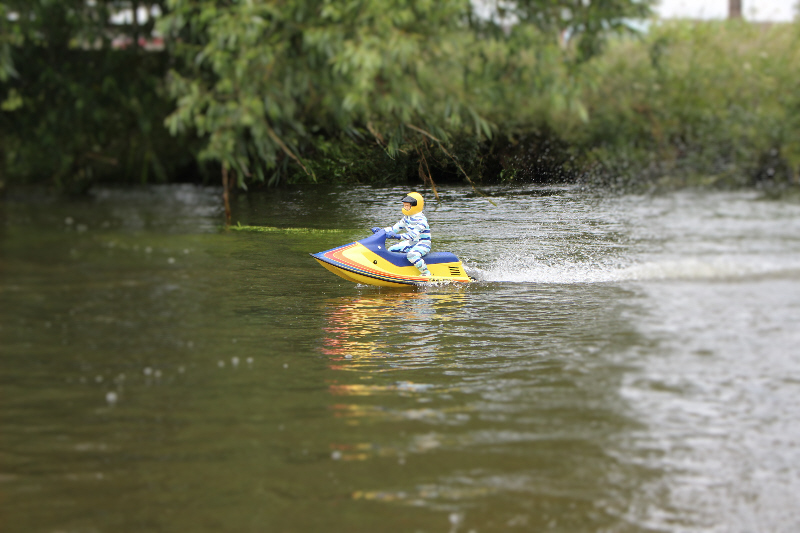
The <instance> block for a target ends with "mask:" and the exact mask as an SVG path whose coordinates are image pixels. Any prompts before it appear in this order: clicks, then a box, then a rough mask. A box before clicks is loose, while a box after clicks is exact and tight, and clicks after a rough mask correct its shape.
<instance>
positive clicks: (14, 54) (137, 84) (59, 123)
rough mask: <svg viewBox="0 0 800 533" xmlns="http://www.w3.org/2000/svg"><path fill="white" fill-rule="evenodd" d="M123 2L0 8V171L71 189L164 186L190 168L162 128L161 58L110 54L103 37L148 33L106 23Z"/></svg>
mask: <svg viewBox="0 0 800 533" xmlns="http://www.w3.org/2000/svg"><path fill="white" fill-rule="evenodd" d="M153 3H158V2H153ZM123 4H124V3H122V2H110V1H105V2H104V1H98V2H94V3H87V2H85V1H83V0H68V1H59V2H55V1H50V0H33V1H31V0H25V1H21V0H17V1H11V2H4V3H3V4H0V95H1V96H0V175H2V176H9V177H11V178H12V179H13V180H14V181H15V182H16V183H29V182H41V181H47V182H49V183H51V184H53V185H54V186H56V187H58V188H60V189H66V190H80V189H83V188H85V187H86V186H88V185H90V184H91V183H93V182H96V181H100V180H113V181H128V182H130V181H135V182H146V181H151V180H157V181H167V180H170V179H175V176H176V174H178V172H179V169H181V168H184V167H186V166H189V165H191V164H192V157H191V152H190V151H189V147H188V145H187V144H186V143H185V142H183V140H181V139H175V138H173V137H172V136H170V135H169V134H168V132H167V131H166V129H165V128H164V127H163V117H164V116H166V115H167V114H168V112H169V110H170V109H171V107H172V104H171V102H170V101H169V99H168V98H167V95H166V93H165V91H164V89H163V77H164V73H165V72H166V69H167V63H168V61H169V58H168V57H167V56H166V54H164V53H160V54H159V53H142V52H141V51H139V50H137V49H136V48H134V49H131V50H113V49H111V48H110V39H111V38H112V37H114V36H123V35H126V32H127V33H128V34H129V35H131V36H136V35H137V34H138V32H140V31H142V32H146V31H147V29H148V28H147V26H145V27H143V28H138V27H133V26H128V27H123V26H116V25H115V26H111V25H110V24H109V22H108V17H109V14H110V11H111V9H112V8H114V7H115V5H116V6H120V5H123ZM12 13H13V14H14V15H13V17H10V15H11V14H12Z"/></svg>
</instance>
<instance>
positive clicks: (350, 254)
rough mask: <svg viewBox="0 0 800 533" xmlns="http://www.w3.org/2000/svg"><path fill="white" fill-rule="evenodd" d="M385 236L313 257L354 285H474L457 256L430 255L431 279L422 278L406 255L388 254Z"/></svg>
mask: <svg viewBox="0 0 800 533" xmlns="http://www.w3.org/2000/svg"><path fill="white" fill-rule="evenodd" d="M386 248H387V246H386V232H385V231H384V230H380V231H378V232H377V233H375V234H373V235H370V236H369V237H367V238H366V239H361V240H360V241H356V242H351V243H350V244H345V245H344V246H339V247H337V248H331V249H330V250H326V251H324V252H319V253H316V254H310V255H311V257H313V258H314V259H316V260H317V261H319V264H320V265H322V266H323V267H325V268H327V269H328V270H330V271H331V272H333V273H334V274H336V275H337V276H340V277H342V278H344V279H346V280H348V281H353V282H355V283H364V284H367V285H379V286H382V287H405V286H408V285H419V284H424V283H431V282H442V281H447V282H464V283H468V282H470V281H472V278H470V277H469V276H468V275H467V273H466V272H465V271H464V266H463V265H462V264H461V261H460V260H459V259H458V257H456V255H455V254H451V253H449V252H430V253H428V254H427V255H425V257H424V258H423V259H425V264H426V265H428V270H430V272H431V274H432V275H431V277H423V276H420V274H419V270H417V267H415V266H414V265H413V264H412V263H411V262H410V261H409V260H408V259H407V258H406V254H404V253H398V252H389V251H387V250H386Z"/></svg>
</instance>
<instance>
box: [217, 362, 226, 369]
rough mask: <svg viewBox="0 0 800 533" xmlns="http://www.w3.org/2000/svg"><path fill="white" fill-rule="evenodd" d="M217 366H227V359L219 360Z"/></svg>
mask: <svg viewBox="0 0 800 533" xmlns="http://www.w3.org/2000/svg"><path fill="white" fill-rule="evenodd" d="M217 366H218V367H220V368H225V361H217Z"/></svg>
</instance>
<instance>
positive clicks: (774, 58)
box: [568, 21, 800, 184]
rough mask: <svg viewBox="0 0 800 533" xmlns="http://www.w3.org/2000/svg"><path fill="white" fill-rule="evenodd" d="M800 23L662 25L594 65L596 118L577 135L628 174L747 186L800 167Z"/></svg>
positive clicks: (615, 171) (620, 174)
mask: <svg viewBox="0 0 800 533" xmlns="http://www.w3.org/2000/svg"><path fill="white" fill-rule="evenodd" d="M799 30H800V26H798V25H796V24H795V25H789V24H782V25H774V26H771V27H762V26H758V25H753V24H748V23H745V22H742V21H735V22H707V23H687V22H682V23H672V24H662V25H659V26H655V27H653V28H652V29H651V31H650V32H649V33H648V35H647V37H646V39H645V40H644V41H620V42H618V43H615V45H614V46H613V47H612V48H611V49H610V50H609V51H608V53H607V54H605V55H603V56H602V57H599V58H597V60H596V61H595V62H594V63H593V64H592V65H591V68H593V69H594V72H593V74H592V75H593V76H594V77H595V79H596V80H597V82H596V85H595V89H594V90H592V91H586V93H585V96H584V98H585V100H586V102H587V106H588V109H589V112H590V115H591V117H592V118H591V120H590V121H589V122H588V123H587V125H586V127H585V128H583V129H581V130H576V131H574V132H571V133H570V134H569V136H568V140H569V142H570V143H572V144H573V145H575V146H583V147H585V149H586V150H589V152H590V153H589V154H588V159H589V160H590V161H594V162H596V163H599V164H600V166H601V168H604V169H605V172H604V173H605V174H606V175H607V176H608V175H610V176H613V177H614V179H622V180H623V181H630V180H642V179H643V178H649V179H651V180H652V179H667V181H673V182H677V183H698V182H700V183H709V182H719V183H727V184H745V183H752V182H753V181H764V180H766V181H779V182H780V181H782V182H788V181H791V180H793V179H796V176H797V173H798V171H800V92H798V90H797V87H800V31H799Z"/></svg>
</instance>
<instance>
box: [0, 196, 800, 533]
mask: <svg viewBox="0 0 800 533" xmlns="http://www.w3.org/2000/svg"><path fill="white" fill-rule="evenodd" d="M405 192H407V191H405V190H400V189H373V188H367V187H361V188H356V189H349V190H348V189H336V188H320V189H313V190H281V191H272V192H270V193H266V194H251V195H248V196H241V197H238V198H237V199H236V201H235V204H234V219H235V221H236V222H241V224H243V225H252V226H264V227H270V228H275V229H274V230H272V231H269V232H260V233H251V232H241V231H226V230H225V229H224V228H223V227H222V226H221V225H220V223H221V221H222V213H221V208H220V205H219V195H218V191H216V190H213V189H203V188H197V187H190V186H175V187H154V188H149V189H138V190H130V189H125V190H117V189H100V190H96V191H95V192H94V193H93V194H92V195H91V196H90V197H88V198H83V199H77V200H64V199H54V198H49V197H47V196H43V195H37V194H30V195H27V196H15V197H12V198H9V199H7V200H6V201H5V202H4V204H3V206H2V209H3V213H4V220H3V225H2V228H1V229H0V232H2V233H0V252H1V253H2V256H0V261H1V263H0V299H2V307H1V308H0V360H1V361H2V367H1V368H2V370H0V408H1V409H2V411H1V412H0V505H1V506H2V513H0V530H2V531H4V532H6V531H7V532H37V531H42V532H53V531H64V532H95V531H97V532H101V531H109V532H111V531H114V532H125V531H130V532H138V531H164V532H173V531H174V532H186V531H192V532H203V531H208V532H219V531H237V532H242V531H254V532H261V531H265V532H266V531H270V532H271V531H343V532H350V531H398V532H400V531H403V532H406V531H430V532H456V531H459V532H468V531H475V532H488V531H564V532H579V531H587V532H588V531H690V532H694V531H697V532H700V531H719V532H738V531H741V532H749V531H794V530H797V529H798V528H800V512H798V511H797V510H796V494H798V493H800V473H798V469H797V467H796V465H797V464H798V463H800V447H798V445H797V444H798V439H799V438H800V414H798V413H800V351H798V349H797V346H800V328H798V326H797V324H800V205H798V204H797V203H796V202H792V201H790V200H788V199H784V200H781V199H778V200H774V199H773V200H766V199H763V198H761V197H760V195H759V194H758V193H755V192H738V193H700V192H678V193H669V194H663V195H655V196H633V195H630V196H615V197H602V196H598V195H595V194H590V193H587V192H583V191H580V190H578V189H572V188H536V187H523V188H497V189H494V190H492V189H490V190H489V193H490V194H491V195H492V198H493V200H494V202H495V203H496V204H497V206H493V205H492V204H490V203H489V202H488V201H487V200H486V199H485V198H483V197H481V196H480V195H476V194H474V193H473V192H472V191H471V190H470V189H466V188H464V189H461V188H449V189H448V190H444V191H442V199H441V202H439V203H438V204H437V203H436V202H435V201H433V200H432V199H431V198H429V206H428V207H427V208H426V214H427V215H428V219H429V221H430V222H431V225H432V229H433V236H434V248H435V249H437V250H439V251H452V252H455V253H457V254H458V255H459V256H460V257H461V258H462V259H463V260H464V261H465V264H466V267H467V271H468V272H469V273H470V274H471V275H472V276H474V277H475V278H477V280H478V281H477V282H476V283H473V284H470V285H469V286H450V285H441V286H432V287H428V288H424V289H411V290H387V289H382V290H381V289H378V288H375V287H366V286H356V285H354V284H351V283H349V282H346V281H345V280H342V279H340V278H337V277H335V276H333V275H332V274H331V273H329V272H327V271H326V270H324V269H322V268H321V267H320V266H319V265H317V264H316V262H315V261H313V260H312V259H311V258H310V257H309V256H308V253H310V252H318V251H321V250H324V249H328V248H332V247H334V246H336V245H339V244H343V243H346V242H349V241H352V240H355V239H357V238H362V237H364V236H366V235H368V234H369V230H368V228H369V227H372V226H376V225H388V224H391V223H393V222H395V221H396V220H397V219H398V218H399V215H400V214H399V199H400V198H402V195H403V194H404V193H405ZM319 230H326V231H319ZM331 230H333V231H331Z"/></svg>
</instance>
